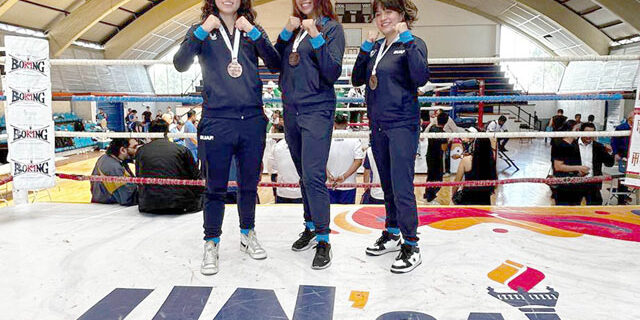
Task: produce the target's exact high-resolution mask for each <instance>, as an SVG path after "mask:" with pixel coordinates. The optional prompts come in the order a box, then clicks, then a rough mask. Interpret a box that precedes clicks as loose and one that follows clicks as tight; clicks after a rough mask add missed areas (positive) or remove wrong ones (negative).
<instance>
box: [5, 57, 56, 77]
mask: <svg viewBox="0 0 640 320" xmlns="http://www.w3.org/2000/svg"><path fill="white" fill-rule="evenodd" d="M46 65H47V59H40V60H31V59H28V58H27V59H26V60H23V59H20V58H18V57H15V56H13V55H12V56H11V69H10V70H9V72H13V71H19V70H29V71H37V72H40V73H42V74H44V71H45V67H46Z"/></svg>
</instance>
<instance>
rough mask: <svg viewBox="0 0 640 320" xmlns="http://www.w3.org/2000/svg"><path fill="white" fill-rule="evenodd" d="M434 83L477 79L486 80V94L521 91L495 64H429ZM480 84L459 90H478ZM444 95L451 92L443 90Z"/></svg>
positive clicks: (506, 93) (513, 93) (495, 94)
mask: <svg viewBox="0 0 640 320" xmlns="http://www.w3.org/2000/svg"><path fill="white" fill-rule="evenodd" d="M429 71H430V73H431V80H430V81H431V82H432V83H452V82H455V81H458V80H470V79H476V80H478V81H480V80H484V83H485V95H487V96H498V95H518V94H522V92H521V91H518V90H514V88H513V84H511V83H509V78H507V77H506V76H505V73H504V71H501V70H500V66H499V65H495V64H432V65H430V66H429ZM478 89H479V88H478V86H476V87H472V88H466V89H462V90H459V92H462V93H466V92H477V91H478ZM440 95H442V96H448V95H449V92H447V91H443V92H441V94H440Z"/></svg>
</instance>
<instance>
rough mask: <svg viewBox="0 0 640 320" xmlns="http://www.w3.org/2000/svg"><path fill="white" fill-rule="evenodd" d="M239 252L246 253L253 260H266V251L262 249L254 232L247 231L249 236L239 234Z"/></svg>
mask: <svg viewBox="0 0 640 320" xmlns="http://www.w3.org/2000/svg"><path fill="white" fill-rule="evenodd" d="M240 251H242V252H246V253H247V254H249V256H250V257H251V258H253V259H255V260H262V259H266V258H267V251H265V250H264V248H262V246H261V245H260V242H258V238H257V237H256V232H255V231H254V230H249V234H246V235H245V234H243V233H241V234H240Z"/></svg>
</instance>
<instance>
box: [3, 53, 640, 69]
mask: <svg viewBox="0 0 640 320" xmlns="http://www.w3.org/2000/svg"><path fill="white" fill-rule="evenodd" d="M356 57H357V55H353V54H352V55H345V59H346V60H355V59H356ZM637 60H640V55H613V56H600V55H585V56H550V57H493V58H487V57H474V58H432V59H428V61H429V63H430V64H480V63H492V64H495V63H500V62H578V61H592V62H593V61H600V62H609V61H637ZM0 62H1V63H4V62H5V60H4V59H1V60H0ZM51 65H54V66H151V65H171V66H172V65H173V61H172V60H115V59H114V60H112V59H51Z"/></svg>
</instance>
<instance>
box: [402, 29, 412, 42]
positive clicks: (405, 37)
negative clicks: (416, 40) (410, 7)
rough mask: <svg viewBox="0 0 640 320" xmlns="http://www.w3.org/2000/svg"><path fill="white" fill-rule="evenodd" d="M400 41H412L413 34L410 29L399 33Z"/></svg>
mask: <svg viewBox="0 0 640 320" xmlns="http://www.w3.org/2000/svg"><path fill="white" fill-rule="evenodd" d="M400 41H402V43H409V42H411V41H413V34H412V33H411V30H407V31H405V32H403V33H401V34H400Z"/></svg>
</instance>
